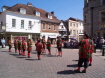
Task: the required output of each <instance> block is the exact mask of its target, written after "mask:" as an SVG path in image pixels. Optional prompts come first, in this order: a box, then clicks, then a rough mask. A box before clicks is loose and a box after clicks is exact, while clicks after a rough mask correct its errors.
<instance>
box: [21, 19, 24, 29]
mask: <svg viewBox="0 0 105 78" xmlns="http://www.w3.org/2000/svg"><path fill="white" fill-rule="evenodd" d="M21 28H24V20H21Z"/></svg>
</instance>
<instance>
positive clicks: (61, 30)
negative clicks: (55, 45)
mask: <svg viewBox="0 0 105 78" xmlns="http://www.w3.org/2000/svg"><path fill="white" fill-rule="evenodd" d="M58 29H59V36H61V37H65V36H67V29H66V27H65V23H64V21H62V20H61V23H60V25H59V28H58Z"/></svg>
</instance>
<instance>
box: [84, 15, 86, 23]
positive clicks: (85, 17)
mask: <svg viewBox="0 0 105 78" xmlns="http://www.w3.org/2000/svg"><path fill="white" fill-rule="evenodd" d="M84 22H85V23H86V15H85V16H84Z"/></svg>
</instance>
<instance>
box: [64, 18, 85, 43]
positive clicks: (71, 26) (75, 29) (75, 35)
mask: <svg viewBox="0 0 105 78" xmlns="http://www.w3.org/2000/svg"><path fill="white" fill-rule="evenodd" d="M65 23H66V25H67V26H66V27H67V29H68V33H70V34H69V39H76V40H78V41H80V39H81V36H82V35H83V32H84V27H83V21H82V20H79V19H76V18H72V17H70V18H69V19H68V20H66V21H65Z"/></svg>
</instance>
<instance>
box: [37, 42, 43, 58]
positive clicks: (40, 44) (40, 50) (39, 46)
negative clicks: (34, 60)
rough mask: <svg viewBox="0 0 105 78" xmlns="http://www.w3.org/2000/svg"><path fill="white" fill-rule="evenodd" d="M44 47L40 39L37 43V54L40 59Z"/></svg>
mask: <svg viewBox="0 0 105 78" xmlns="http://www.w3.org/2000/svg"><path fill="white" fill-rule="evenodd" d="M42 48H43V45H42V43H41V40H38V43H37V56H38V60H41V59H40V54H41V52H42Z"/></svg>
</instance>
